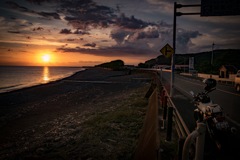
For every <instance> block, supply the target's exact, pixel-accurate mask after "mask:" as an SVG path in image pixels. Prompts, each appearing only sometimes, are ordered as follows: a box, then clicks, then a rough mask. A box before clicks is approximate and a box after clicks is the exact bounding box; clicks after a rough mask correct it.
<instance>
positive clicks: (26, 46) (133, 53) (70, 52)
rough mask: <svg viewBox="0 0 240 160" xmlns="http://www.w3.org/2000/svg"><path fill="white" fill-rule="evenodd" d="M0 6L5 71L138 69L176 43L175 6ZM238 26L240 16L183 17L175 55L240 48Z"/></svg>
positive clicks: (44, 0) (104, 0) (4, 1)
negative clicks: (112, 64) (120, 65)
mask: <svg viewBox="0 0 240 160" xmlns="http://www.w3.org/2000/svg"><path fill="white" fill-rule="evenodd" d="M176 2H178V3H184V4H192V3H196V4H199V3H200V2H201V1H200V0H183V1H180V0H176ZM0 6H1V7H0V33H1V34H0V66H3V65H9V66H11V65H13V66H46V65H48V66H94V65H97V64H101V63H105V62H109V61H112V60H117V59H121V60H123V61H124V62H125V64H128V65H138V64H139V63H141V62H143V63H144V62H145V61H147V60H149V59H152V58H156V57H157V56H159V55H161V53H160V52H159V50H160V49H161V48H162V47H163V46H165V45H166V44H167V43H169V44H172V37H173V26H172V23H173V1H166V0H164V1H159V0H141V1H129V0H121V1H119V0H111V1H109V0H87V1H79V0H71V1H64V0H59V1H56V0H37V1H33V0H24V1H19V0H1V1H0ZM199 10H200V8H196V9H195V8H194V10H193V12H199ZM239 22H240V21H239V16H229V17H204V18H203V17H200V16H186V17H184V16H183V17H178V19H177V31H176V32H177V33H176V35H177V38H176V50H175V52H176V54H185V53H198V52H203V51H209V50H211V47H212V43H213V42H214V44H215V48H214V49H228V48H232V49H238V48H239V47H240V46H239V42H240V36H239V34H240V32H239V28H240V23H239ZM45 54H48V55H49V56H50V57H51V58H50V59H49V61H48V62H47V61H44V60H43V59H42V56H43V55H45Z"/></svg>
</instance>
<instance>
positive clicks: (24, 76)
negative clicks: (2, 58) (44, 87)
mask: <svg viewBox="0 0 240 160" xmlns="http://www.w3.org/2000/svg"><path fill="white" fill-rule="evenodd" d="M83 70H84V68H83V67H75V66H0V93H5V92H10V91H14V90H19V89H22V88H27V87H32V86H36V85H40V84H46V83H50V82H53V81H57V80H60V79H63V78H66V77H69V76H71V75H73V74H74V73H76V72H79V71H83Z"/></svg>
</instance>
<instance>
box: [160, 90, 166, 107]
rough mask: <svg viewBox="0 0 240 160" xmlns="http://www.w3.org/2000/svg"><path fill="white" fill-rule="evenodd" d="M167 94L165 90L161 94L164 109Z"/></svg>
mask: <svg viewBox="0 0 240 160" xmlns="http://www.w3.org/2000/svg"><path fill="white" fill-rule="evenodd" d="M165 93H166V91H165V90H163V91H162V92H161V97H162V108H163V107H164V97H165Z"/></svg>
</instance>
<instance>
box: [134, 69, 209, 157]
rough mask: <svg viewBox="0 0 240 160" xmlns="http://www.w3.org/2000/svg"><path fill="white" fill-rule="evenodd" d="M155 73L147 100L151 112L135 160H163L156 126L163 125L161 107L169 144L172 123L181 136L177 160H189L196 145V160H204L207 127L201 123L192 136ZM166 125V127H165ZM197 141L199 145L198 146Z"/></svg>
mask: <svg viewBox="0 0 240 160" xmlns="http://www.w3.org/2000/svg"><path fill="white" fill-rule="evenodd" d="M149 71H151V72H152V73H153V80H152V84H151V86H150V88H149V90H148V92H147V93H146V95H145V97H146V98H148V99H149V105H148V110H147V114H146V118H145V121H144V126H143V129H142V134H140V139H139V144H138V146H137V150H136V153H135V159H136V160H141V159H155V160H158V159H160V155H161V154H160V152H159V151H160V150H159V149H160V147H159V145H160V146H161V144H159V137H158V136H159V135H158V134H159V133H158V129H157V126H160V124H159V122H160V121H159V119H158V116H159V115H158V114H159V112H158V109H159V107H160V108H161V109H163V114H162V115H161V116H162V121H163V123H162V126H161V129H166V141H171V140H172V130H173V123H175V125H174V126H175V129H176V132H177V134H178V138H179V141H178V160H182V159H183V160H188V159H189V150H190V147H191V146H192V144H194V145H195V160H202V159H203V151H204V143H205V130H206V128H204V127H206V126H205V125H204V124H202V123H201V124H198V127H197V129H196V130H195V131H193V132H192V133H190V131H189V129H188V127H187V125H186V124H185V122H184V121H183V118H182V117H181V115H180V113H179V112H178V109H177V108H176V106H175V105H174V103H173V102H172V100H171V98H170V96H169V94H168V93H167V91H166V89H165V87H164V86H163V85H162V82H161V79H160V75H159V72H156V71H153V70H149ZM166 124H167V125H166ZM195 139H197V140H196V143H195V141H194V140H195Z"/></svg>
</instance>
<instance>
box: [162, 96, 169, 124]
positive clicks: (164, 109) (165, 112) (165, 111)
mask: <svg viewBox="0 0 240 160" xmlns="http://www.w3.org/2000/svg"><path fill="white" fill-rule="evenodd" d="M167 101H168V96H164V97H163V105H162V106H163V124H162V127H161V129H165V124H166V119H167Z"/></svg>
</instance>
